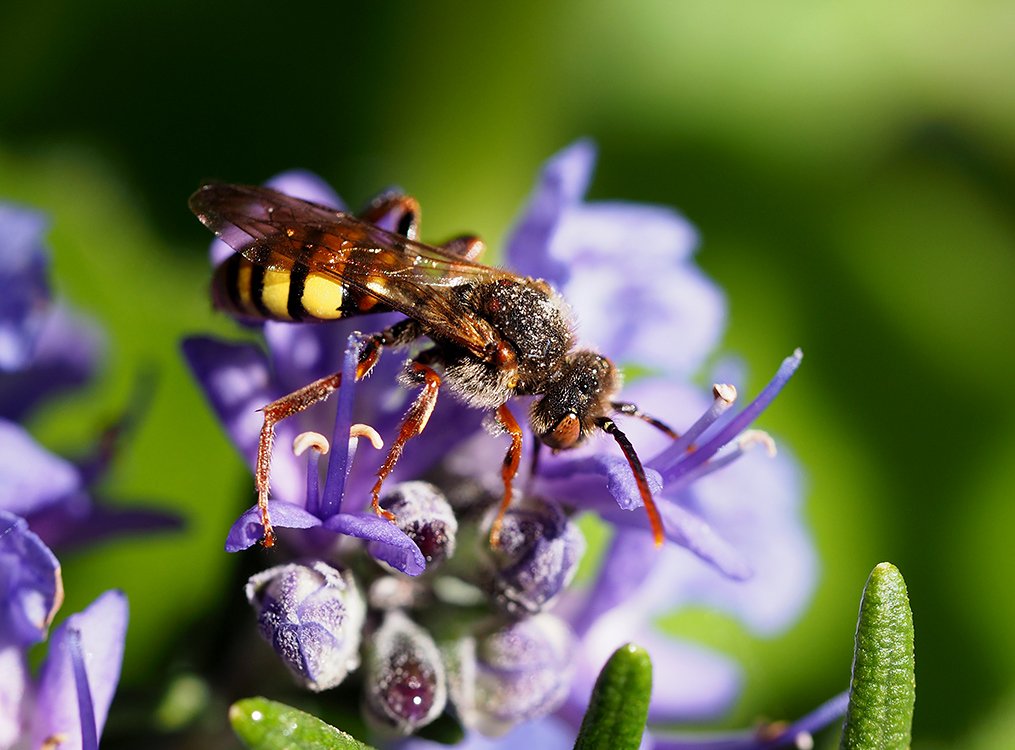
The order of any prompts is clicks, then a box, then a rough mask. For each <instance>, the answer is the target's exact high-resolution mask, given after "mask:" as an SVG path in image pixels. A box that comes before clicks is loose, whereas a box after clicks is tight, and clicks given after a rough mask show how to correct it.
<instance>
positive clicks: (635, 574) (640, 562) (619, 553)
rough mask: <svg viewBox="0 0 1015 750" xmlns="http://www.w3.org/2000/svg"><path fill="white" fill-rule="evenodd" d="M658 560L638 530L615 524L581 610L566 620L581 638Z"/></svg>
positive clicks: (639, 581) (657, 555)
mask: <svg viewBox="0 0 1015 750" xmlns="http://www.w3.org/2000/svg"><path fill="white" fill-rule="evenodd" d="M658 561H659V551H658V550H657V549H656V548H655V546H653V545H652V544H650V543H648V540H647V539H646V535H645V534H644V533H643V532H642V531H640V530H632V529H627V528H624V527H622V526H619V527H617V529H616V530H615V532H614V534H613V539H611V540H610V545H609V547H607V549H606V553H605V554H604V555H603V561H602V565H601V567H600V569H599V571H598V573H597V574H596V578H595V581H594V582H593V584H592V586H591V587H590V588H589V590H588V592H586V594H585V596H584V601H583V603H582V606H581V609H580V610H578V611H577V612H575V613H574V614H573V615H572V616H571V617H569V618H568V621H569V622H570V623H571V627H572V629H573V630H574V632H575V634H576V635H577V636H578V637H579V638H581V637H582V636H583V635H584V634H585V632H586V631H587V630H588V629H589V628H590V627H591V626H592V624H593V623H594V622H595V621H596V620H597V619H599V617H601V616H603V615H605V614H606V613H607V612H609V611H611V610H613V609H615V608H616V607H617V606H619V605H620V604H621V603H623V602H624V601H625V600H626V599H627V598H628V597H629V596H631V594H632V593H633V592H634V591H636V590H637V589H638V587H639V586H640V585H641V583H642V581H644V580H645V577H646V576H647V575H648V574H649V572H650V571H651V570H652V568H653V566H655V564H656V563H657V562H658Z"/></svg>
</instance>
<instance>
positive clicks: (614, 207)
mask: <svg viewBox="0 0 1015 750" xmlns="http://www.w3.org/2000/svg"><path fill="white" fill-rule="evenodd" d="M697 244H698V233H697V231H695V229H694V227H693V226H692V225H691V223H690V222H689V221H687V219H685V218H684V217H683V216H681V215H680V214H679V213H677V212H676V211H674V210H673V209H672V208H669V207H668V206H653V205H647V204H642V203H628V202H624V201H597V202H594V203H579V204H577V205H575V206H573V207H572V208H571V209H570V210H569V211H568V212H567V214H566V215H565V216H564V217H563V219H562V220H561V222H560V224H559V225H558V226H557V231H556V233H555V234H554V236H553V243H552V245H551V252H552V254H553V256H554V257H555V258H558V259H559V260H562V261H564V262H567V263H575V264H577V265H582V264H584V263H598V264H604V263H605V264H614V268H616V266H615V264H616V263H617V262H618V261H623V262H624V269H625V271H626V272H635V273H637V272H642V273H651V272H652V271H655V270H659V269H660V268H669V267H671V266H676V265H677V264H680V263H682V262H684V261H688V260H690V258H691V254H692V251H693V250H694V247H695V245H697Z"/></svg>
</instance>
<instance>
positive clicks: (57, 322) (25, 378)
mask: <svg viewBox="0 0 1015 750" xmlns="http://www.w3.org/2000/svg"><path fill="white" fill-rule="evenodd" d="M46 224H47V222H46V220H45V219H44V218H43V216H42V214H40V213H38V212H37V211H32V210H30V209H27V208H21V207H18V206H14V205H12V204H9V203H0V417H3V418H6V419H15V420H17V419H22V418H23V417H24V416H25V415H26V414H27V413H28V412H29V411H30V410H31V409H32V408H33V407H34V406H35V405H36V404H38V403H39V401H41V400H43V399H45V398H48V397H50V396H52V395H54V394H56V393H59V392H62V391H65V390H67V389H70V388H74V387H78V386H80V385H83V384H84V383H86V382H87V381H88V380H89V379H90V378H91V376H92V374H93V373H94V372H95V369H96V367H97V365H98V362H99V359H100V355H101V348H102V346H101V344H102V342H101V335H100V334H99V332H98V330H97V329H96V327H95V326H94V325H93V324H92V323H91V322H90V321H86V320H85V319H83V318H81V317H79V316H77V315H75V314H73V313H71V312H70V311H68V310H67V309H66V308H65V307H63V306H62V305H60V304H59V303H58V302H55V301H54V300H53V299H52V296H51V293H50V289H49V282H48V271H49V253H48V251H47V249H46V246H45V244H44V243H43V235H44V233H45V231H46Z"/></svg>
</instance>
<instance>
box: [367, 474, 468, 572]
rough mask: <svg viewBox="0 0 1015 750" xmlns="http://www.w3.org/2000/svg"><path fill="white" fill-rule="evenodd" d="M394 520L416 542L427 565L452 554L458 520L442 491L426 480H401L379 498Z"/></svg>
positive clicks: (439, 561) (434, 563)
mask: <svg viewBox="0 0 1015 750" xmlns="http://www.w3.org/2000/svg"><path fill="white" fill-rule="evenodd" d="M381 506H382V507H384V509H385V510H388V511H391V512H392V513H394V514H395V518H396V519H397V520H396V521H395V524H396V525H397V526H398V528H400V529H401V530H402V531H404V532H405V534H406V536H408V537H409V538H410V539H412V541H414V542H415V543H416V546H417V547H419V549H420V551H421V552H422V553H423V557H425V558H426V563H427V567H428V568H431V569H432V568H433V566H434V565H437V564H439V563H441V562H442V561H444V560H445V559H447V558H449V557H452V556H453V555H454V554H455V538H456V536H457V533H458V521H457V520H456V519H455V514H454V511H452V509H451V504H450V503H448V501H447V498H445V497H444V494H443V493H442V492H441V491H440V490H439V489H437V487H435V486H434V485H432V484H430V483H429V482H402V483H401V484H398V485H396V486H395V487H394V488H393V489H392V491H391V492H389V493H388V494H386V495H385V496H384V497H383V498H382V499H381Z"/></svg>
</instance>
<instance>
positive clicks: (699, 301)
mask: <svg viewBox="0 0 1015 750" xmlns="http://www.w3.org/2000/svg"><path fill="white" fill-rule="evenodd" d="M628 252H631V251H628ZM617 265H618V261H617V260H612V261H609V262H601V263H595V262H591V261H583V262H581V263H576V264H575V265H574V267H573V270H572V276H571V279H570V281H569V282H568V283H567V285H566V286H565V287H564V288H563V289H562V290H561V291H562V292H563V294H564V297H565V298H566V299H567V300H568V302H569V303H570V304H571V306H572V308H573V309H574V312H575V315H576V317H577V320H578V330H579V334H580V338H581V340H582V341H584V342H588V343H589V344H590V345H592V346H594V347H596V348H598V349H599V350H600V351H602V352H604V353H605V354H607V355H609V356H610V357H611V358H613V360H614V361H616V362H618V363H620V364H627V363H634V364H637V365H639V366H641V367H649V368H653V369H657V370H660V371H664V372H669V373H673V374H677V375H681V376H687V375H690V374H692V373H694V372H696V371H697V370H698V369H700V367H701V364H702V362H703V361H704V360H705V358H706V357H707V356H708V355H709V354H710V353H711V352H712V351H713V349H714V348H715V346H716V345H717V344H718V343H719V339H720V338H721V336H722V333H723V329H724V328H725V320H726V301H725V298H724V296H723V295H722V293H721V292H720V290H719V288H718V287H717V286H716V285H715V284H714V283H713V282H712V281H711V280H710V279H708V278H707V277H706V276H705V275H704V274H702V273H701V272H700V271H699V270H698V269H697V268H695V267H693V266H691V265H683V266H679V267H678V266H675V265H674V266H672V267H668V266H660V267H658V268H654V269H652V270H646V271H645V272H643V273H641V272H638V271H636V270H634V271H632V270H627V271H625V272H624V273H623V274H620V273H617ZM661 341H671V342H679V345H673V346H660V343H659V342H661Z"/></svg>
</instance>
